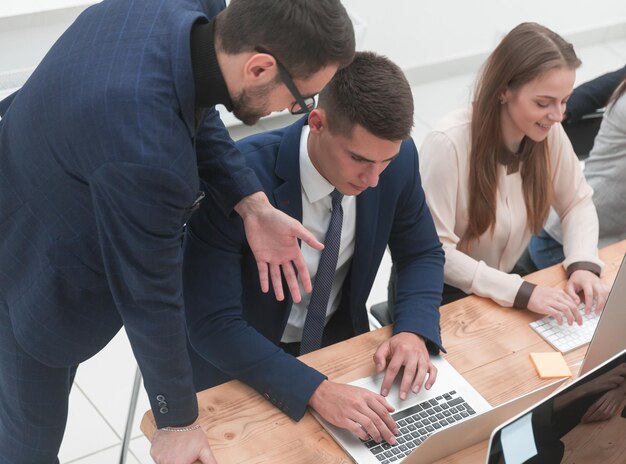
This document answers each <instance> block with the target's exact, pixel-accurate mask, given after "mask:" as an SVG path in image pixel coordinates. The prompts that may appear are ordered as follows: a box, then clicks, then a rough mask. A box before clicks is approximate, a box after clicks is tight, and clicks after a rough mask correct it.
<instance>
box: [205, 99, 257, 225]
mask: <svg viewBox="0 0 626 464" xmlns="http://www.w3.org/2000/svg"><path fill="white" fill-rule="evenodd" d="M196 152H197V157H198V173H199V175H200V178H201V179H202V180H203V181H204V184H205V188H206V189H207V190H208V191H209V193H210V194H211V195H212V196H214V197H215V198H217V199H218V201H217V202H216V206H217V207H218V209H219V210H220V211H222V213H223V214H225V215H230V214H231V213H232V211H233V208H234V207H235V205H236V204H237V203H239V201H241V200H242V199H243V198H244V197H247V196H248V195H251V194H253V193H255V192H259V191H261V190H262V188H261V184H260V182H259V180H258V179H257V176H256V174H255V173H254V171H253V170H252V169H250V168H248V167H247V166H246V162H245V159H244V157H243V155H242V154H241V153H240V152H239V149H238V148H237V147H236V146H235V142H233V140H232V139H231V138H230V135H229V134H228V131H227V130H226V127H224V123H223V122H222V120H221V119H220V116H219V113H218V112H217V110H216V109H215V108H214V107H213V108H210V109H208V110H207V111H206V113H205V115H204V118H203V122H202V126H201V127H200V129H199V130H198V135H197V137H196Z"/></svg>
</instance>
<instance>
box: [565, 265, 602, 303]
mask: <svg viewBox="0 0 626 464" xmlns="http://www.w3.org/2000/svg"><path fill="white" fill-rule="evenodd" d="M609 290H610V287H609V286H608V285H606V284H605V283H604V282H602V280H601V279H600V277H598V276H597V275H595V274H594V273H593V272H590V271H585V270H583V269H581V270H578V271H574V272H572V275H571V276H570V277H569V280H568V281H567V285H566V286H565V291H566V292H567V294H568V295H569V296H570V297H571V298H572V299H573V300H574V301H576V302H577V303H580V298H579V297H578V294H579V293H581V292H582V293H583V295H584V297H585V301H584V303H585V314H589V313H590V312H591V311H592V309H593V308H594V306H595V311H596V314H600V313H601V312H602V309H604V304H605V303H606V299H607V298H608V296H609Z"/></svg>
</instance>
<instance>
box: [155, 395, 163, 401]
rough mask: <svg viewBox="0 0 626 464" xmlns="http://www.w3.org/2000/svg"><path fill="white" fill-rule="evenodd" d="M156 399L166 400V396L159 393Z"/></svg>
mask: <svg viewBox="0 0 626 464" xmlns="http://www.w3.org/2000/svg"><path fill="white" fill-rule="evenodd" d="M156 400H157V401H165V397H164V396H163V395H157V396H156Z"/></svg>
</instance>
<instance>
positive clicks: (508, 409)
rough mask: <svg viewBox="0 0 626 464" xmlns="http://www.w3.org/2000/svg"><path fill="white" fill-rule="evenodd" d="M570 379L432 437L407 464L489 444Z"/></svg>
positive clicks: (424, 462) (427, 461)
mask: <svg viewBox="0 0 626 464" xmlns="http://www.w3.org/2000/svg"><path fill="white" fill-rule="evenodd" d="M566 380H567V379H558V380H556V381H554V382H552V383H549V384H547V385H543V386H541V387H539V388H537V389H536V390H533V391H531V392H529V393H526V394H524V395H522V396H518V397H517V398H514V399H512V400H510V401H507V402H506V403H502V404H499V405H498V406H495V407H494V408H493V409H490V410H489V411H486V412H484V413H482V414H476V415H475V416H472V417H470V418H468V419H467V420H464V421H462V422H459V423H457V424H453V425H452V426H450V427H448V428H445V429H442V430H440V431H438V432H436V433H433V434H432V435H431V436H429V437H428V438H427V439H426V441H425V442H424V443H422V444H421V445H420V446H419V448H417V450H416V451H414V452H413V453H411V454H409V456H407V457H406V458H404V461H402V463H403V464H431V463H433V462H434V461H436V460H438V459H442V458H444V457H446V456H449V455H451V454H453V453H456V452H457V451H461V450H463V449H466V448H469V447H470V446H474V445H475V444H476V443H480V442H481V441H484V440H487V439H488V438H489V436H490V435H491V432H493V430H494V429H495V428H496V427H498V426H499V425H500V424H502V423H503V422H505V421H508V420H509V419H510V418H511V417H514V416H516V415H518V414H519V413H520V412H522V411H523V410H525V409H527V408H529V407H530V406H532V405H533V404H535V403H537V402H538V401H541V400H542V399H544V398H546V397H547V396H548V395H549V394H550V393H552V392H553V391H554V390H556V389H557V388H558V387H559V386H561V385H562V384H563V383H564V382H565V381H566Z"/></svg>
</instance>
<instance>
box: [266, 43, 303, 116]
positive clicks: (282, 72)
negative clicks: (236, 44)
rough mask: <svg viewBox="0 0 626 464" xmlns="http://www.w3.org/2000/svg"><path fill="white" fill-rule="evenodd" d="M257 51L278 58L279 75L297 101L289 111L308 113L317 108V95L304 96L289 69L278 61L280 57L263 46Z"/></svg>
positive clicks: (292, 112)
mask: <svg viewBox="0 0 626 464" xmlns="http://www.w3.org/2000/svg"><path fill="white" fill-rule="evenodd" d="M257 51H258V52H260V53H266V54H268V55H271V56H272V57H273V58H274V60H276V66H278V75H279V76H280V79H281V80H282V81H283V84H285V87H287V88H288V89H289V91H290V92H291V95H293V98H295V99H296V101H295V102H293V103H292V104H291V106H290V107H289V112H290V113H291V114H308V113H310V112H311V111H313V110H314V109H315V97H314V96H313V95H311V96H307V97H303V96H302V94H301V93H300V91H299V90H298V88H297V87H296V84H295V83H294V82H293V79H292V78H291V76H290V75H289V71H287V69H286V68H285V67H284V66H283V64H282V63H281V62H280V61H278V58H276V57H275V56H274V55H272V54H271V53H270V52H269V51H267V50H266V49H264V48H262V47H257Z"/></svg>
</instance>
